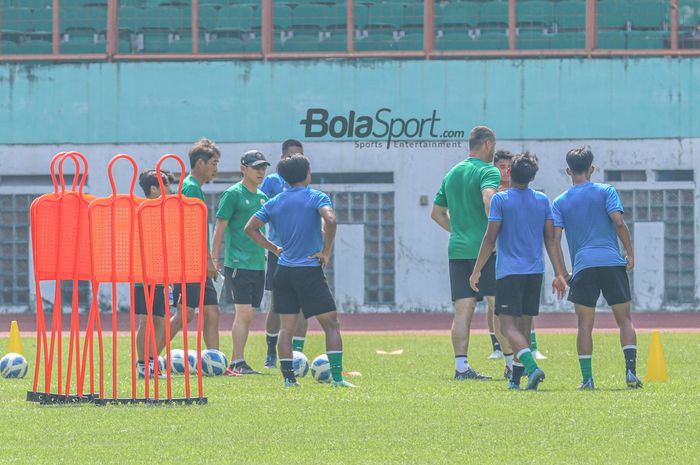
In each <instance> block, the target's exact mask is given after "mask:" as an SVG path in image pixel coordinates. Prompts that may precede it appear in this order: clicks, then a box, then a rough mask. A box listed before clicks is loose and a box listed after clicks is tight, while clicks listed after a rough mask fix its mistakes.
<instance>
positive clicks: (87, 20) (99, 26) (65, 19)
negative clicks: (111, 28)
mask: <svg viewBox="0 0 700 465" xmlns="http://www.w3.org/2000/svg"><path fill="white" fill-rule="evenodd" d="M59 25H60V30H61V33H64V32H66V31H73V30H83V31H100V32H101V31H106V30H107V8H105V7H61V11H60V15H59Z"/></svg>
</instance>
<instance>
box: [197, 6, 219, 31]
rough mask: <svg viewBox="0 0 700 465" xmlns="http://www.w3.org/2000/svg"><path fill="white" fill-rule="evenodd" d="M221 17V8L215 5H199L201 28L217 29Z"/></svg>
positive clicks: (207, 29) (205, 29)
mask: <svg viewBox="0 0 700 465" xmlns="http://www.w3.org/2000/svg"><path fill="white" fill-rule="evenodd" d="M218 19H219V8H218V7H216V6H214V5H200V7H199V29H200V30H204V31H212V30H214V29H216V22H217V20H218Z"/></svg>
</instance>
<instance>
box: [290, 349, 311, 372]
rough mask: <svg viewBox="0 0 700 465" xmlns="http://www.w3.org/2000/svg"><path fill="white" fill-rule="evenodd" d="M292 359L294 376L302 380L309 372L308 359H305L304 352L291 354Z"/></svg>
mask: <svg viewBox="0 0 700 465" xmlns="http://www.w3.org/2000/svg"><path fill="white" fill-rule="evenodd" d="M292 355H293V358H292V369H294V376H296V377H297V378H303V377H304V376H306V374H307V373H308V372H309V359H308V358H306V355H304V352H297V351H296V350H295V351H294V352H293V354H292Z"/></svg>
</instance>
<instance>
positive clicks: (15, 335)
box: [7, 321, 24, 356]
mask: <svg viewBox="0 0 700 465" xmlns="http://www.w3.org/2000/svg"><path fill="white" fill-rule="evenodd" d="M7 352H8V353H9V352H14V353H16V354H20V355H22V356H23V355H24V347H22V339H21V338H20V337H19V325H18V324H17V322H16V321H13V322H12V323H10V343H9V344H8V345H7Z"/></svg>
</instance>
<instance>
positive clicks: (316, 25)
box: [292, 5, 331, 31]
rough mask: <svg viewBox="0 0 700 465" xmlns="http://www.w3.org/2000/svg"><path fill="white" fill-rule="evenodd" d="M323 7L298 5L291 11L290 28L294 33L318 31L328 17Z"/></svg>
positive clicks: (328, 13) (326, 9) (328, 10)
mask: <svg viewBox="0 0 700 465" xmlns="http://www.w3.org/2000/svg"><path fill="white" fill-rule="evenodd" d="M330 14H331V13H330V8H329V7H327V6H325V5H299V6H298V7H296V8H295V9H294V11H292V28H293V29H294V30H295V31H320V30H322V29H323V25H324V21H325V20H326V19H327V18H328V16H329V15H330Z"/></svg>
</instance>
